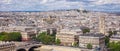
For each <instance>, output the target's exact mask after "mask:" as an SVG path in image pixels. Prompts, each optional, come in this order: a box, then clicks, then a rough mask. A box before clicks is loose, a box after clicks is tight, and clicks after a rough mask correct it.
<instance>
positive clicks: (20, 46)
mask: <svg viewBox="0 0 120 51" xmlns="http://www.w3.org/2000/svg"><path fill="white" fill-rule="evenodd" d="M15 45H16V47H15V51H33V50H34V48H38V47H41V46H42V44H40V43H29V42H16V43H15Z"/></svg>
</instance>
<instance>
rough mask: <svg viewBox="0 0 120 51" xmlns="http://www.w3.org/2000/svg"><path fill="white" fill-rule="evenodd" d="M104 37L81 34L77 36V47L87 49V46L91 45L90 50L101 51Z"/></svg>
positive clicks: (101, 35) (103, 45)
mask: <svg viewBox="0 0 120 51" xmlns="http://www.w3.org/2000/svg"><path fill="white" fill-rule="evenodd" d="M104 38H105V36H104V35H103V34H92V33H89V34H81V35H80V36H79V47H81V48H87V45H88V44H91V45H92V48H99V49H101V50H102V49H103V48H104V47H105V39H104Z"/></svg>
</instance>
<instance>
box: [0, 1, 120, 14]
mask: <svg viewBox="0 0 120 51" xmlns="http://www.w3.org/2000/svg"><path fill="white" fill-rule="evenodd" d="M62 9H85V10H90V11H104V12H120V0H1V1H0V11H51V10H62Z"/></svg>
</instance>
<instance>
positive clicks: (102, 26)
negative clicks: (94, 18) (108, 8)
mask: <svg viewBox="0 0 120 51" xmlns="http://www.w3.org/2000/svg"><path fill="white" fill-rule="evenodd" d="M99 32H100V33H103V34H105V17H99Z"/></svg>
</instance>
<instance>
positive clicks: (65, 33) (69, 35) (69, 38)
mask: <svg viewBox="0 0 120 51" xmlns="http://www.w3.org/2000/svg"><path fill="white" fill-rule="evenodd" d="M80 34H81V30H69V29H63V30H61V31H60V32H59V33H58V34H56V38H58V39H60V41H61V45H66V46H72V44H73V43H74V42H77V38H78V37H77V36H79V35H80Z"/></svg>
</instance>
